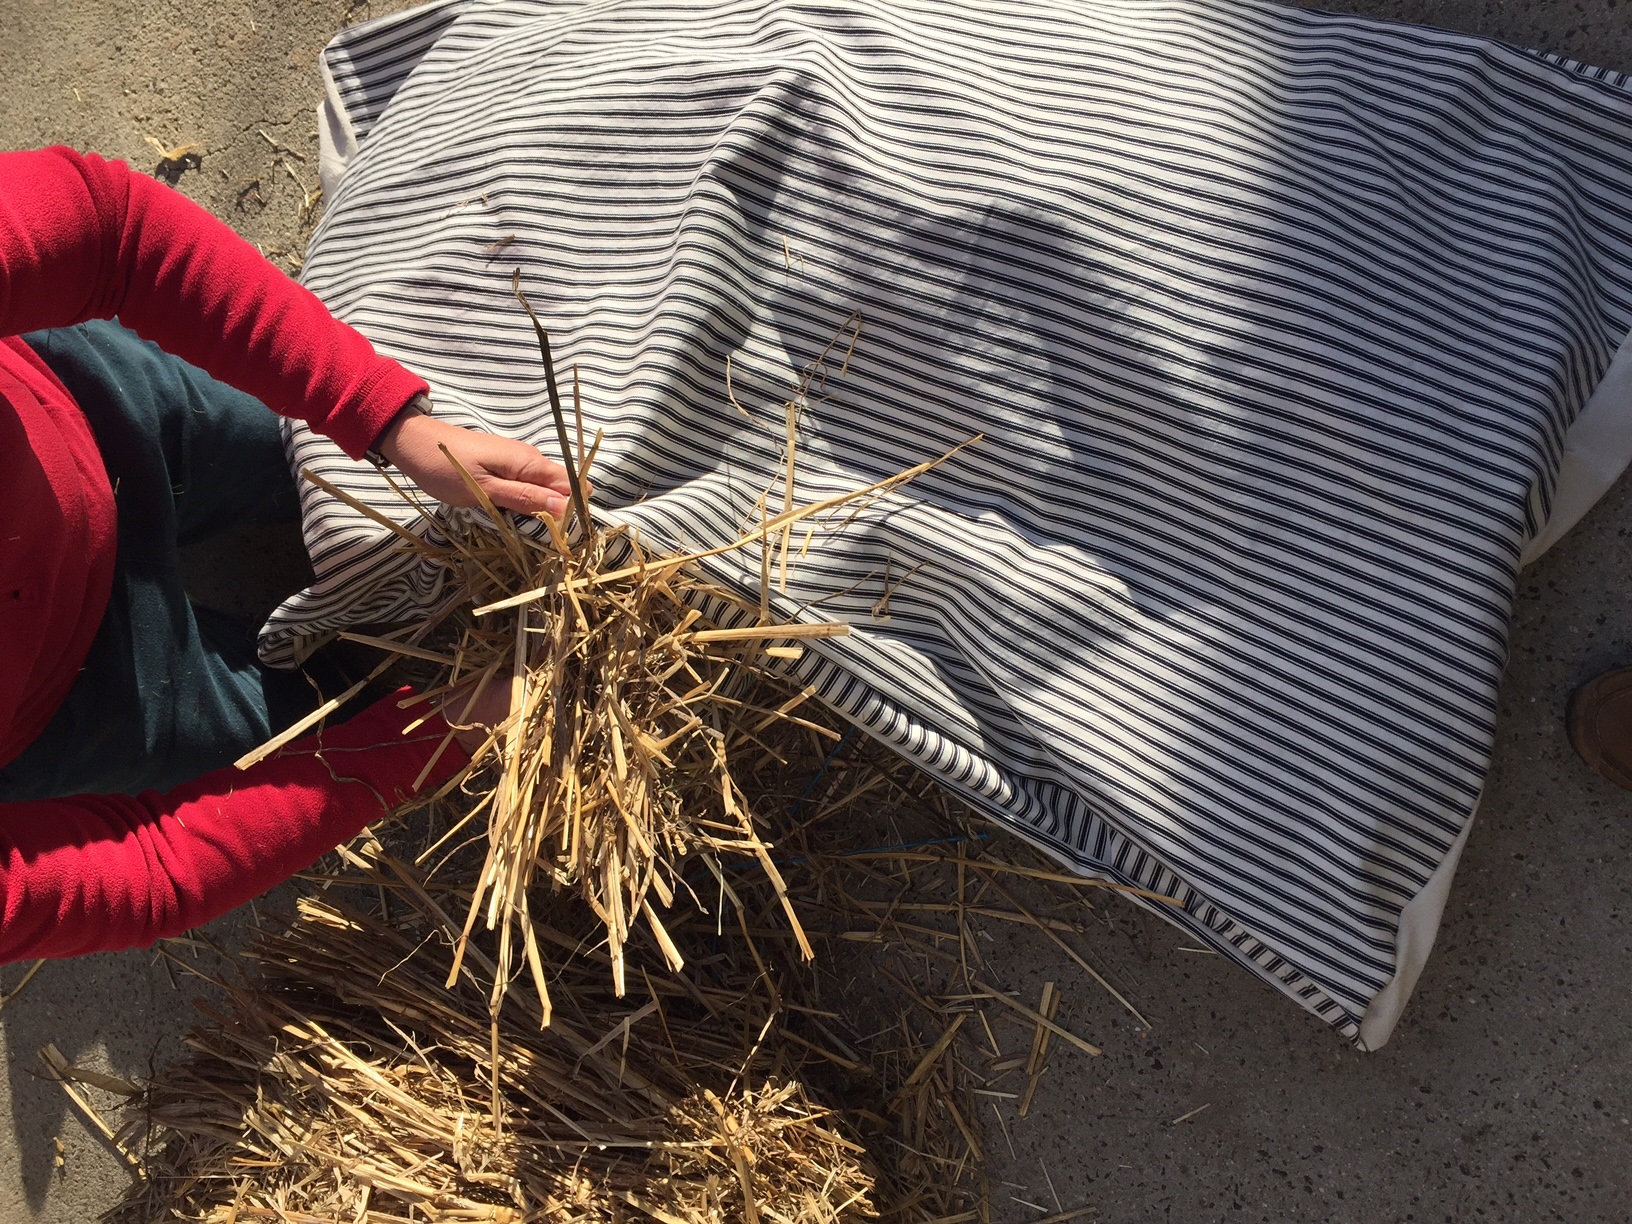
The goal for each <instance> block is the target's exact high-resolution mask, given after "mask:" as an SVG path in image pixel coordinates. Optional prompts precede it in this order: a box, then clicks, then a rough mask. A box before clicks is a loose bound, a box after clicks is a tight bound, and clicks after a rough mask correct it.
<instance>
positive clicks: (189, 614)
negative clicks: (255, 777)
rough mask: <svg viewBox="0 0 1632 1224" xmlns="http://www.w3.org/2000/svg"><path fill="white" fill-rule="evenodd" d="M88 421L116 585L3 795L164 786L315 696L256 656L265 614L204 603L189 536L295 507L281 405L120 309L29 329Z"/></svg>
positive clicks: (1, 784) (287, 517) (203, 769)
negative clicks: (188, 555) (188, 355)
mask: <svg viewBox="0 0 1632 1224" xmlns="http://www.w3.org/2000/svg"><path fill="white" fill-rule="evenodd" d="M24 339H25V340H26V341H27V343H28V344H29V346H30V347H32V348H33V349H34V351H35V352H37V353H38V354H39V355H40V357H41V358H42V359H43V360H44V361H45V363H46V364H47V365H48V366H50V367H51V369H52V370H53V371H54V372H55V373H56V375H57V377H58V378H60V379H61V380H62V382H63V384H64V385H65V386H66V387H67V388H68V390H69V391H70V392H71V393H72V394H73V397H74V399H75V400H76V401H77V402H78V403H79V406H80V408H81V409H82V410H83V411H84V413H85V416H86V419H87V420H89V421H90V424H91V429H92V431H93V433H94V434H95V436H96V442H97V446H98V448H99V449H100V450H101V452H102V460H103V462H104V463H105V464H106V465H107V469H108V477H109V480H110V482H111V483H112V485H113V488H114V501H115V504H116V505H117V507H118V516H119V518H118V524H119V526H118V554H117V560H116V565H115V570H114V579H113V592H112V595H111V597H110V598H109V600H108V607H107V611H106V612H105V613H104V614H103V616H102V624H101V628H100V629H99V630H98V632H97V635H96V639H95V641H94V643H93V644H92V646H91V652H90V656H89V657H88V658H87V659H86V661H85V667H84V669H83V670H82V671H81V672H80V675H79V679H78V680H77V681H76V682H75V684H74V687H73V689H72V690H71V691H70V692H69V695H68V698H67V700H66V701H65V702H64V703H63V705H62V708H61V709H60V710H58V711H57V713H56V715H55V716H54V717H53V718H52V720H51V722H50V723H49V724H48V725H47V726H46V728H45V730H44V731H42V732H41V733H40V735H39V737H38V738H37V739H35V740H34V742H33V743H31V744H30V745H29V746H28V747H27V748H25V749H24V750H23V753H22V755H21V756H19V757H18V758H17V759H16V760H14V761H12V762H11V763H10V764H9V765H7V766H6V767H5V768H4V769H0V802H5V801H17V800H24V799H42V798H49V797H52V796H58V795H67V794H111V793H123V794H135V793H138V792H140V791H143V790H147V789H158V790H168V789H170V788H171V787H173V786H177V785H179V784H181V783H182V782H185V781H189V780H191V779H192V778H195V777H197V776H199V775H200V774H203V773H207V772H208V771H210V770H211V769H215V768H217V767H219V766H221V765H225V764H227V763H229V762H231V761H233V760H234V759H236V758H237V757H238V756H240V755H241V754H242V753H243V752H244V751H245V750H247V749H249V748H251V747H254V746H255V745H256V744H260V743H263V742H264V741H265V740H266V739H267V738H268V737H269V736H270V735H271V734H273V732H274V730H275V729H278V728H282V727H285V726H288V725H289V723H291V722H293V721H294V720H295V719H296V718H298V717H299V716H300V715H301V714H302V713H304V712H305V711H306V710H309V709H311V708H312V706H313V704H314V701H315V696H314V690H313V688H312V685H311V683H310V682H309V681H308V680H307V679H306V678H305V677H304V676H302V675H300V674H298V673H292V672H278V671H270V670H269V669H267V668H265V667H263V666H262V665H261V664H260V663H259V662H258V661H257V660H256V658H255V631H256V628H257V627H256V626H255V625H253V624H251V623H249V622H248V621H244V620H236V619H234V618H232V617H230V616H226V615H223V614H222V613H219V612H215V611H212V610H210V609H207V608H202V607H198V606H195V605H194V604H193V603H192V601H191V600H190V599H189V598H188V597H187V592H186V591H185V590H184V589H183V587H182V580H181V552H180V550H181V549H182V548H183V547H185V546H187V545H189V544H193V543H197V542H199V541H202V540H205V539H208V538H209V537H210V536H212V535H214V534H216V533H217V532H220V531H222V530H225V529H227V528H229V527H235V526H238V525H240V524H245V523H287V522H293V521H296V520H297V519H298V517H299V506H298V501H297V498H296V496H295V487H294V482H293V480H292V479H291V477H290V474H289V467H288V463H287V461H286V460H285V458H284V451H283V442H282V438H281V436H280V433H279V425H278V418H277V417H276V416H274V415H273V413H272V412H271V410H270V409H268V408H267V407H266V406H265V405H263V404H262V403H261V402H260V401H259V400H257V399H255V398H254V397H252V396H249V395H245V394H244V393H243V392H241V391H236V390H234V389H233V388H231V387H228V386H226V385H225V384H224V383H220V382H217V381H216V380H215V379H213V378H211V377H210V376H209V375H207V374H205V373H204V372H203V371H202V370H199V369H197V368H195V367H193V366H191V365H188V364H187V363H186V362H184V361H182V360H180V359H179V358H176V357H172V356H170V355H169V354H168V353H165V352H163V351H162V350H161V349H159V348H158V347H157V346H156V345H153V344H149V343H148V342H147V341H145V340H142V339H141V338H139V337H138V336H136V335H135V334H134V333H132V332H130V331H127V330H126V329H125V328H123V327H121V326H119V325H118V324H117V323H106V322H96V323H86V324H82V325H80V326H77V327H69V328H62V329H59V330H53V331H44V332H35V333H33V334H31V335H29V336H26V337H24Z"/></svg>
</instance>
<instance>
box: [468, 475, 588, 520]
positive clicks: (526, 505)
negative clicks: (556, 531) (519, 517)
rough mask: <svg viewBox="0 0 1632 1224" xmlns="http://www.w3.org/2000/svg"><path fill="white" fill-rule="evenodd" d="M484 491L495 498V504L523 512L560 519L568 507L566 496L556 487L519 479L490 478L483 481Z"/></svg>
mask: <svg viewBox="0 0 1632 1224" xmlns="http://www.w3.org/2000/svg"><path fill="white" fill-rule="evenodd" d="M482 492H484V493H486V494H487V495H488V496H489V497H490V498H492V499H493V504H494V505H495V506H502V507H504V509H506V510H515V511H517V512H518V513H521V514H547V515H549V516H550V517H551V518H557V519H558V518H560V517H561V516H562V514H563V513H564V512H565V511H566V508H567V499H566V497H565V496H564V495H562V494H560V493H558V492H556V491H555V490H554V489H550V488H544V487H542V486H540V485H536V484H525V483H523V482H522V481H519V480H495V479H491V478H490V479H488V480H484V481H483V482H482Z"/></svg>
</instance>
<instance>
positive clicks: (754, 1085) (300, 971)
mask: <svg viewBox="0 0 1632 1224" xmlns="http://www.w3.org/2000/svg"><path fill="white" fill-rule="evenodd" d="M380 858H383V860H384V862H385V863H388V864H390V868H391V869H394V870H390V869H386V868H382V867H381V865H380V859H370V860H364V859H362V858H359V857H357V856H355V855H353V856H352V862H353V864H355V865H356V866H357V867H359V868H360V869H361V873H360V874H359V875H358V876H356V877H355V878H356V879H357V880H366V881H368V882H370V883H372V884H374V885H376V886H379V887H386V888H389V889H390V890H391V893H392V902H391V904H390V906H389V908H388V911H387V913H388V914H389V917H387V916H386V915H385V914H382V913H381V912H379V911H376V912H373V913H370V912H368V911H367V910H365V909H363V908H360V907H355V906H353V905H351V904H348V903H347V902H346V901H344V900H341V899H340V898H339V896H338V895H337V894H338V893H340V892H341V891H344V890H343V889H342V888H333V889H331V890H330V892H329V893H326V894H325V895H323V896H320V897H312V898H306V899H303V900H302V901H301V902H300V903H299V912H298V914H297V915H296V917H295V919H294V921H293V922H292V923H291V924H290V926H289V927H288V929H287V930H286V931H284V932H282V933H280V934H274V935H268V936H265V937H263V938H262V939H261V940H260V941H259V943H258V944H257V945H256V947H255V948H254V950H253V952H252V954H251V956H252V959H253V960H254V962H255V963H256V965H257V967H258V974H257V976H256V978H255V979H254V980H253V981H252V982H251V983H249V984H247V985H237V986H232V985H229V986H227V987H226V989H227V994H228V1000H229V1002H228V1006H227V1008H226V1009H225V1010H222V1011H218V1012H216V1013H215V1015H214V1021H215V1022H214V1023H213V1024H211V1025H209V1026H206V1027H204V1028H202V1029H200V1030H198V1031H197V1032H195V1033H194V1034H193V1035H192V1036H191V1038H190V1039H189V1044H190V1045H191V1046H192V1049H193V1055H192V1057H191V1058H190V1059H189V1060H187V1061H186V1062H184V1063H182V1064H180V1065H179V1066H177V1067H175V1068H172V1069H171V1070H170V1071H169V1072H168V1073H167V1074H166V1075H165V1076H164V1077H162V1078H161V1079H159V1080H158V1081H157V1082H156V1083H155V1084H154V1085H153V1086H152V1087H151V1088H150V1090H149V1094H148V1097H147V1099H146V1101H145V1102H144V1104H143V1107H142V1109H141V1110H140V1112H139V1114H138V1115H137V1118H136V1122H137V1126H138V1127H139V1128H143V1129H146V1130H147V1131H148V1132H149V1134H150V1136H151V1138H152V1139H153V1140H154V1141H155V1142H154V1143H153V1144H152V1145H150V1150H149V1155H148V1159H147V1161H146V1168H147V1177H146V1180H145V1182H144V1184H143V1186H142V1188H141V1189H140V1191H139V1192H138V1194H137V1196H136V1197H134V1198H133V1200H132V1201H131V1202H129V1203H127V1204H126V1205H125V1207H124V1208H123V1209H122V1218H124V1219H128V1220H144V1221H148V1220H152V1221H157V1220H161V1219H163V1220H170V1219H182V1220H199V1221H210V1222H212V1224H226V1222H227V1221H250V1220H261V1219H272V1220H278V1221H284V1222H287V1224H308V1222H310V1221H318V1220H321V1221H324V1222H325V1224H327V1222H331V1221H347V1222H348V1224H350V1222H372V1224H385V1222H387V1221H398V1220H415V1221H428V1222H433V1224H444V1222H447V1224H452V1222H454V1221H459V1222H461V1224H463V1222H466V1221H493V1222H495V1224H503V1222H507V1221H508V1222H513V1224H521V1222H522V1221H524V1220H526V1221H535V1220H543V1221H552V1222H554V1221H563V1222H564V1221H569V1220H570V1221H616V1220H628V1219H630V1218H640V1217H642V1216H644V1217H647V1218H650V1219H655V1220H659V1221H671V1222H673V1221H685V1222H686V1224H702V1222H704V1221H710V1222H712V1221H727V1220H732V1221H734V1220H749V1221H753V1220H757V1219H766V1220H777V1221H787V1222H789V1224H795V1222H796V1224H830V1222H832V1221H837V1220H848V1219H860V1218H865V1217H869V1216H871V1215H872V1211H871V1203H870V1199H869V1194H870V1192H871V1188H872V1179H871V1176H870V1175H869V1173H868V1172H867V1170H866V1168H865V1166H864V1164H863V1163H862V1159H861V1156H862V1150H861V1148H860V1147H859V1146H858V1145H857V1144H856V1143H854V1142H853V1141H852V1140H850V1139H847V1138H845V1137H844V1136H843V1135H842V1134H841V1133H840V1131H839V1130H838V1129H836V1127H835V1122H834V1119H833V1118H832V1117H831V1116H830V1114H829V1113H828V1111H826V1110H824V1109H821V1108H818V1107H817V1106H815V1105H813V1104H812V1103H811V1101H810V1099H809V1096H808V1094H807V1092H806V1090H805V1088H804V1086H803V1085H802V1084H801V1083H799V1082H798V1081H797V1080H789V1079H781V1078H778V1076H777V1075H776V1074H775V1073H774V1072H771V1073H767V1072H766V1071H765V1070H764V1069H763V1068H762V1067H761V1064H764V1063H766V1062H767V1061H768V1060H766V1059H764V1058H763V1057H761V1056H760V1055H759V1054H758V1052H757V1051H756V1050H755V1049H754V1045H753V1043H754V1039H755V1037H756V1035H757V1032H758V1030H755V1031H753V1032H750V1031H748V1029H747V1027H746V1026H747V1023H748V1021H750V1020H751V1019H752V1018H753V1013H754V1011H755V1009H754V1008H752V1007H749V1008H748V1009H746V1010H739V1005H740V1004H741V1003H742V1001H743V1000H742V996H741V993H740V990H738V989H722V988H720V987H717V986H709V985H706V984H697V983H688V984H687V986H686V987H684V988H683V987H681V986H680V985H678V984H676V983H675V982H674V981H672V980H671V979H669V978H668V977H667V976H666V975H661V976H658V977H652V978H648V979H644V980H643V990H644V991H647V992H649V993H648V995H647V999H646V1001H645V1002H644V1003H641V1004H629V1003H624V1002H621V1001H619V1000H617V999H616V998H614V997H613V995H612V994H611V992H610V990H609V989H607V988H606V980H605V975H604V972H603V971H602V968H603V967H602V966H601V965H596V966H595V967H594V971H593V972H592V971H591V969H590V967H589V965H588V963H583V962H581V963H579V964H578V965H577V967H576V968H575V969H574V970H571V971H569V972H567V973H565V974H564V975H563V976H562V978H559V979H558V980H557V986H558V987H562V988H564V989H563V994H564V997H565V1000H566V1001H565V1002H564V1003H563V1005H562V1007H560V1008H559V1009H558V1010H557V1012H556V1015H555V1016H554V1017H553V1020H552V1023H551V1024H550V1026H549V1028H547V1029H544V1030H539V1029H538V1027H537V1025H536V1024H535V1023H532V1022H530V1021H529V1020H528V1019H526V1018H525V1017H524V1016H523V1015H522V1009H521V1008H519V1007H509V1008H506V1009H503V1012H502V1014H501V1016H500V1018H499V1021H498V1023H497V1024H496V1025H493V1026H490V1024H489V1020H488V1015H487V1006H486V994H487V989H488V983H486V982H485V981H480V980H479V978H478V977H477V976H476V975H473V974H472V973H471V972H469V971H468V970H462V971H461V972H460V974H459V980H458V981H457V982H456V984H455V986H454V987H453V988H452V989H451V990H450V989H446V988H444V987H443V985H442V975H443V973H444V972H445V971H446V970H447V967H448V965H449V962H450V960H451V954H452V949H451V939H444V938H439V937H440V936H443V935H445V934H446V929H445V927H446V922H447V919H446V915H445V914H444V913H443V912H442V907H441V906H440V905H439V904H438V902H437V901H435V900H434V899H433V898H432V895H431V893H430V892H428V891H426V890H425V888H424V886H423V885H422V884H421V882H420V881H419V880H418V879H417V877H416V876H414V874H413V873H412V872H411V871H410V870H409V869H407V868H405V867H404V865H402V864H400V863H397V862H395V860H392V859H390V857H389V856H387V855H383V854H382V855H381V856H380ZM335 882H336V881H331V883H335ZM405 882H406V883H405ZM339 883H342V884H343V883H344V881H339ZM473 955H477V956H479V955H480V954H479V953H475V952H474V949H473ZM759 1010H763V1009H759ZM760 1023H761V1025H762V1026H763V1023H764V1022H763V1021H761V1022H760ZM132 1137H133V1138H134V1136H132ZM761 1204H764V1205H763V1206H761Z"/></svg>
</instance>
